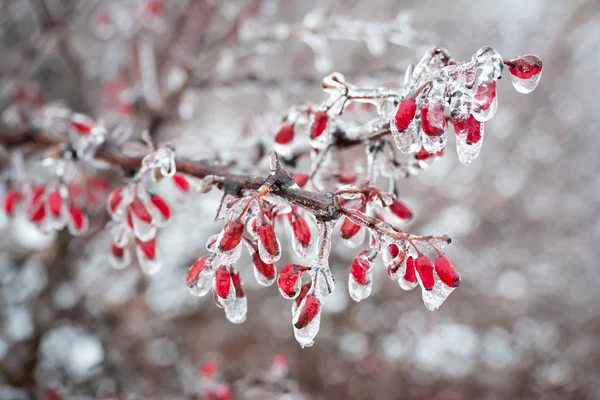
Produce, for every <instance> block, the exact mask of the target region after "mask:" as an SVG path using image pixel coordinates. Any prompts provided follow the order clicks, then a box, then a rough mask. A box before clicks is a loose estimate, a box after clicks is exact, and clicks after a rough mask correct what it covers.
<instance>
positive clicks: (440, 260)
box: [434, 256, 460, 288]
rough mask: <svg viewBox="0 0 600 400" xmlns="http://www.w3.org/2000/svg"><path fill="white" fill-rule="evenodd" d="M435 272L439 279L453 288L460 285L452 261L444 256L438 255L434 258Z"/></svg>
mask: <svg viewBox="0 0 600 400" xmlns="http://www.w3.org/2000/svg"><path fill="white" fill-rule="evenodd" d="M434 264H435V272H437V274H438V276H439V277H440V280H441V281H442V282H444V284H445V285H446V286H448V287H451V288H455V287H458V285H460V274H459V273H458V272H457V271H456V269H455V268H454V265H452V261H450V259H449V258H448V257H446V256H438V257H436V258H435V260H434Z"/></svg>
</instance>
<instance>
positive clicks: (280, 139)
mask: <svg viewBox="0 0 600 400" xmlns="http://www.w3.org/2000/svg"><path fill="white" fill-rule="evenodd" d="M292 140H294V127H293V126H292V125H289V124H285V125H283V126H282V127H281V128H280V129H279V132H277V134H276V135H275V143H279V144H287V143H290V142H291V141H292Z"/></svg>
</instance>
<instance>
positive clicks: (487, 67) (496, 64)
mask: <svg viewBox="0 0 600 400" xmlns="http://www.w3.org/2000/svg"><path fill="white" fill-rule="evenodd" d="M472 61H473V62H474V63H476V64H477V66H478V67H479V68H480V69H481V74H480V75H481V76H484V77H485V78H487V79H492V80H495V79H498V78H499V77H500V76H502V69H503V68H504V60H503V59H502V56H501V55H500V53H498V52H497V51H496V50H495V49H493V48H491V47H489V46H484V47H482V48H480V49H479V50H477V52H476V53H475V54H474V55H473V57H472Z"/></svg>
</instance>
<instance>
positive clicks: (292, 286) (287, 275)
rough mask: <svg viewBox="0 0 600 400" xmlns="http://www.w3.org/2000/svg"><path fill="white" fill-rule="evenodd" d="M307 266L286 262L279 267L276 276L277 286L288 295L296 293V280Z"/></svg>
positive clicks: (291, 295)
mask: <svg viewBox="0 0 600 400" xmlns="http://www.w3.org/2000/svg"><path fill="white" fill-rule="evenodd" d="M306 270H307V268H306V267H304V266H302V265H299V264H288V265H286V266H285V267H283V268H282V269H281V271H280V272H279V276H278V277H277V286H279V289H280V290H281V291H282V292H283V293H285V294H286V295H287V296H288V297H293V296H295V295H296V282H297V281H298V279H299V278H300V276H301V275H302V273H303V272H304V271H306Z"/></svg>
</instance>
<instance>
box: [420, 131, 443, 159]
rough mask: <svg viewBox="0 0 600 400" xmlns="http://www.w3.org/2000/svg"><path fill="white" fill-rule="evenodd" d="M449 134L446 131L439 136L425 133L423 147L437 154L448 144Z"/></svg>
mask: <svg viewBox="0 0 600 400" xmlns="http://www.w3.org/2000/svg"><path fill="white" fill-rule="evenodd" d="M447 140H448V134H447V133H446V132H444V133H442V134H441V135H439V136H430V135H427V134H425V133H423V147H424V148H425V150H426V151H427V152H428V153H431V154H435V153H437V152H438V151H440V150H442V149H443V148H444V147H445V146H446V142H447Z"/></svg>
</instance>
